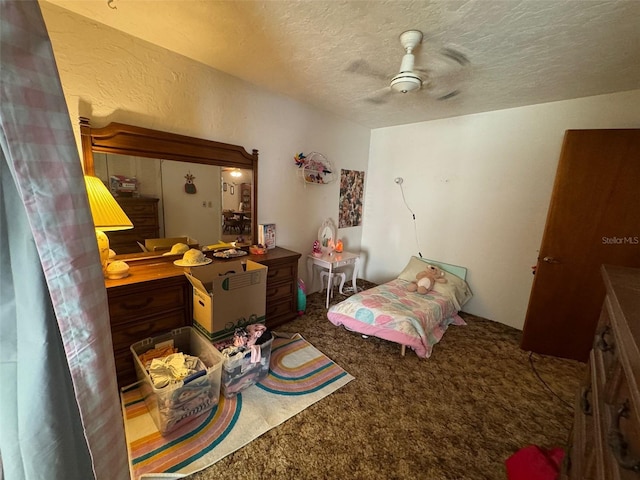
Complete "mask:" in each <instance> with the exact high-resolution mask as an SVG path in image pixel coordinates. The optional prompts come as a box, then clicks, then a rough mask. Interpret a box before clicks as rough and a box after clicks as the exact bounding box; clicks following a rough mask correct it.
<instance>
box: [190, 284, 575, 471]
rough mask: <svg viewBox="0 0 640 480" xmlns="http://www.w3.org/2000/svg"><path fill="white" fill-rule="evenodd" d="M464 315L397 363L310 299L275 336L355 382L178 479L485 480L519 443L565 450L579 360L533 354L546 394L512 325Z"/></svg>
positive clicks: (395, 350)
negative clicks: (425, 348) (282, 335)
mask: <svg viewBox="0 0 640 480" xmlns="http://www.w3.org/2000/svg"><path fill="white" fill-rule="evenodd" d="M361 283H362V284H365V283H364V282H361ZM366 285H370V284H366ZM342 298H344V297H342ZM340 299H341V297H340V296H338V297H336V298H335V299H334V301H339V300H340ZM463 317H464V318H465V320H466V321H467V323H468V325H467V326H452V327H450V328H449V330H448V331H447V333H446V334H445V335H444V338H443V339H442V341H441V342H440V343H439V344H438V345H436V346H435V347H434V351H433V354H432V356H431V358H429V359H426V360H422V359H419V358H418V357H416V356H415V354H414V353H413V352H411V351H409V352H407V355H406V357H404V358H402V357H400V354H399V351H400V347H399V346H397V345H395V344H391V343H389V342H386V341H384V340H378V339H376V338H369V339H363V338H362V337H361V336H360V335H359V334H356V333H353V332H349V331H346V330H344V329H343V328H338V327H335V326H334V325H333V324H331V323H330V322H329V321H328V320H327V319H326V310H325V308H324V297H323V296H321V295H319V294H312V295H310V296H309V297H308V299H307V313H306V314H305V315H304V316H302V317H300V318H299V319H297V320H295V321H293V322H290V323H288V324H285V325H283V326H282V327H281V328H279V329H278V331H282V332H290V333H296V332H299V333H301V334H302V335H303V336H304V337H305V338H306V339H307V340H308V341H309V342H311V343H312V344H313V345H314V346H316V347H317V348H318V349H319V350H321V351H322V352H323V353H324V354H326V355H327V356H329V357H330V358H331V359H332V360H334V361H335V362H337V363H338V364H339V365H340V366H342V367H343V368H344V369H345V370H347V371H348V372H349V373H351V374H352V375H353V376H354V377H355V380H354V381H352V382H350V383H349V384H347V385H346V386H344V387H343V388H341V389H339V390H338V391H337V392H335V393H334V394H332V395H330V396H328V397H327V398H325V399H324V400H323V401H322V402H319V403H317V404H315V405H312V406H311V407H309V408H307V409H306V410H304V411H303V412H301V413H300V414H298V415H296V416H295V417H293V418H291V419H289V420H287V421H286V422H285V423H283V424H282V425H280V426H278V427H276V428H274V429H272V430H270V431H268V432H267V433H265V434H264V435H262V436H261V437H259V438H258V439H256V440H254V441H253V442H251V443H250V444H248V445H247V446H245V447H243V448H242V449H240V450H238V451H236V452H234V453H233V454H231V455H229V456H227V457H226V458H224V459H222V460H221V461H219V462H218V463H216V464H215V465H213V466H212V467H209V468H207V469H205V470H203V471H201V472H199V473H197V474H194V475H192V476H189V477H188V478H189V479H190V480H205V479H207V480H208V479H229V480H231V479H233V480H237V479H238V478H243V479H251V480H254V479H385V480H386V479H428V480H439V479H447V480H463V479H469V480H472V479H490V480H495V479H505V478H506V472H505V467H504V461H505V459H506V458H507V457H509V455H511V454H512V453H514V452H515V451H516V450H518V449H519V448H522V447H524V446H526V445H529V444H537V445H540V446H544V447H552V446H565V444H566V441H567V439H568V435H569V432H570V428H571V424H572V409H571V407H570V406H568V405H566V404H565V403H564V402H566V403H568V404H572V403H573V399H574V394H575V392H576V391H577V388H578V383H579V380H580V379H581V377H582V375H583V373H584V369H585V366H584V364H581V363H578V362H573V361H569V360H563V359H558V358H553V357H543V356H539V355H533V357H532V360H533V364H534V366H535V369H536V371H537V373H538V374H539V375H540V377H541V378H542V379H544V381H545V382H546V383H547V384H548V386H549V388H550V389H551V391H552V392H554V393H553V394H552V393H551V392H550V391H549V390H548V389H547V388H546V387H545V386H544V385H543V384H542V383H541V381H540V380H539V379H538V378H537V376H536V374H535V373H534V371H533V370H532V368H531V365H530V361H529V354H528V352H524V351H522V350H520V348H519V346H518V344H519V340H520V331H518V330H515V329H513V328H510V327H507V326H505V325H502V324H499V323H496V322H492V321H489V320H486V319H482V318H478V317H474V316H471V315H463ZM555 395H557V396H558V397H560V399H562V400H560V399H558V398H557V397H556V396H555Z"/></svg>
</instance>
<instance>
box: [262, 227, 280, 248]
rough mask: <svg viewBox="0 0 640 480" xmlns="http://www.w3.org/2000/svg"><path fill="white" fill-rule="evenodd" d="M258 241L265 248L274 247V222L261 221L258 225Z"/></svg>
mask: <svg viewBox="0 0 640 480" xmlns="http://www.w3.org/2000/svg"><path fill="white" fill-rule="evenodd" d="M258 243H259V244H260V245H264V246H265V247H267V249H271V248H276V224H275V223H261V224H260V225H258Z"/></svg>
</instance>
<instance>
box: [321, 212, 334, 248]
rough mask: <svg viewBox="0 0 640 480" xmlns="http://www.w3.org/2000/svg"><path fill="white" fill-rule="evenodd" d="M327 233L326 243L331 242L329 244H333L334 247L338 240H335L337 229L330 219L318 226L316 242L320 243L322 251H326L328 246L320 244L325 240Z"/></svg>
mask: <svg viewBox="0 0 640 480" xmlns="http://www.w3.org/2000/svg"><path fill="white" fill-rule="evenodd" d="M327 233H328V234H329V235H330V236H329V238H328V239H327V242H329V240H331V242H333V244H334V246H335V244H336V242H337V241H338V238H337V235H338V229H337V228H336V224H335V223H334V221H333V219H331V218H326V219H325V220H324V222H322V225H320V228H319V229H318V241H319V242H320V246H321V247H322V249H323V251H325V250H327V247H328V245H323V243H322V239H323V238H326V234H327Z"/></svg>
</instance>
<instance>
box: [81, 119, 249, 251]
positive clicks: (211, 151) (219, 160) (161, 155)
mask: <svg viewBox="0 0 640 480" xmlns="http://www.w3.org/2000/svg"><path fill="white" fill-rule="evenodd" d="M80 136H81V140H82V156H83V164H84V171H85V173H86V174H87V175H95V174H96V168H95V162H96V160H97V159H98V157H97V156H96V155H95V154H97V153H99V154H114V155H119V156H125V157H135V158H136V159H139V160H146V159H149V161H158V159H163V160H174V161H178V162H186V163H198V164H203V165H214V166H217V167H222V168H237V169H241V170H248V171H250V172H251V176H252V180H251V183H244V184H243V186H242V188H243V189H244V190H243V191H242V192H241V195H242V197H241V198H242V199H243V202H245V199H248V203H246V202H245V203H246V204H245V205H244V209H245V210H246V211H250V212H251V213H252V215H251V218H250V222H251V223H250V228H248V229H247V232H245V237H246V236H247V235H246V233H248V232H249V230H250V232H251V233H250V235H249V238H248V240H247V241H248V243H249V244H255V243H257V238H255V236H256V234H255V232H257V216H258V150H255V149H254V150H252V151H251V153H249V152H247V151H246V150H245V149H244V147H242V146H240V145H232V144H229V143H221V142H216V141H213V140H205V139H202V138H195V137H189V136H186V135H178V134H175V133H170V132H163V131H159V130H151V129H149V128H143V127H136V126H133V125H126V124H122V123H110V124H108V125H107V126H105V127H101V128H94V127H92V126H91V125H90V124H89V119H87V118H84V117H81V118H80ZM140 157H143V158H140ZM220 194H221V195H222V192H220ZM220 214H222V211H220ZM218 218H220V217H218ZM134 224H135V222H134ZM158 236H159V235H155V236H154V237H153V238H157V237H158ZM181 236H191V237H194V238H198V237H197V236H196V235H193V234H191V235H190V232H182V233H181ZM110 238H111V237H110ZM199 240H201V241H202V239H199ZM134 245H135V243H134ZM116 253H120V252H119V251H118V250H116ZM143 255H144V254H143V253H142V252H141V253H140V256H143Z"/></svg>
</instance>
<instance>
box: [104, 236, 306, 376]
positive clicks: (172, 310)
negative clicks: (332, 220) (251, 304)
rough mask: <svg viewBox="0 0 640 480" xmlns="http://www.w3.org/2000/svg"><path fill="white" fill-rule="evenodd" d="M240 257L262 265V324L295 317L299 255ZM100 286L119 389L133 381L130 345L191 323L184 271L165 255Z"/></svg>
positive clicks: (281, 253)
mask: <svg viewBox="0 0 640 480" xmlns="http://www.w3.org/2000/svg"><path fill="white" fill-rule="evenodd" d="M242 258H243V259H250V260H253V261H254V262H258V263H261V264H263V265H266V266H267V267H268V271H267V286H266V291H267V292H266V324H267V326H268V327H269V328H275V327H277V326H279V325H282V324H283V323H285V322H287V321H289V320H293V319H294V318H296V316H297V315H298V290H297V281H298V259H299V258H300V254H299V253H296V252H292V251H290V250H286V249H284V248H278V247H277V248H275V249H272V250H269V252H268V253H267V254H266V255H248V256H246V257H242ZM214 261H218V260H214ZM222 261H224V260H222ZM105 284H106V287H107V296H108V299H109V315H110V318H111V337H112V340H113V354H114V357H115V361H116V374H117V377H118V386H120V387H123V386H125V385H129V384H131V383H133V382H135V381H136V374H135V370H134V367H133V359H132V356H131V351H130V347H131V345H133V344H134V343H136V342H138V341H140V340H144V339H145V338H148V337H154V336H157V335H158V334H160V333H164V332H167V331H169V330H172V329H174V328H179V327H183V326H186V325H191V324H192V323H193V313H192V296H193V294H192V287H191V284H190V283H189V282H188V280H187V279H186V277H185V275H184V269H183V268H181V267H176V266H175V265H173V262H172V261H167V260H166V257H165V258H164V259H162V258H157V259H156V260H149V261H140V262H131V263H130V275H129V276H128V277H127V278H123V279H120V280H109V279H107V280H105Z"/></svg>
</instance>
